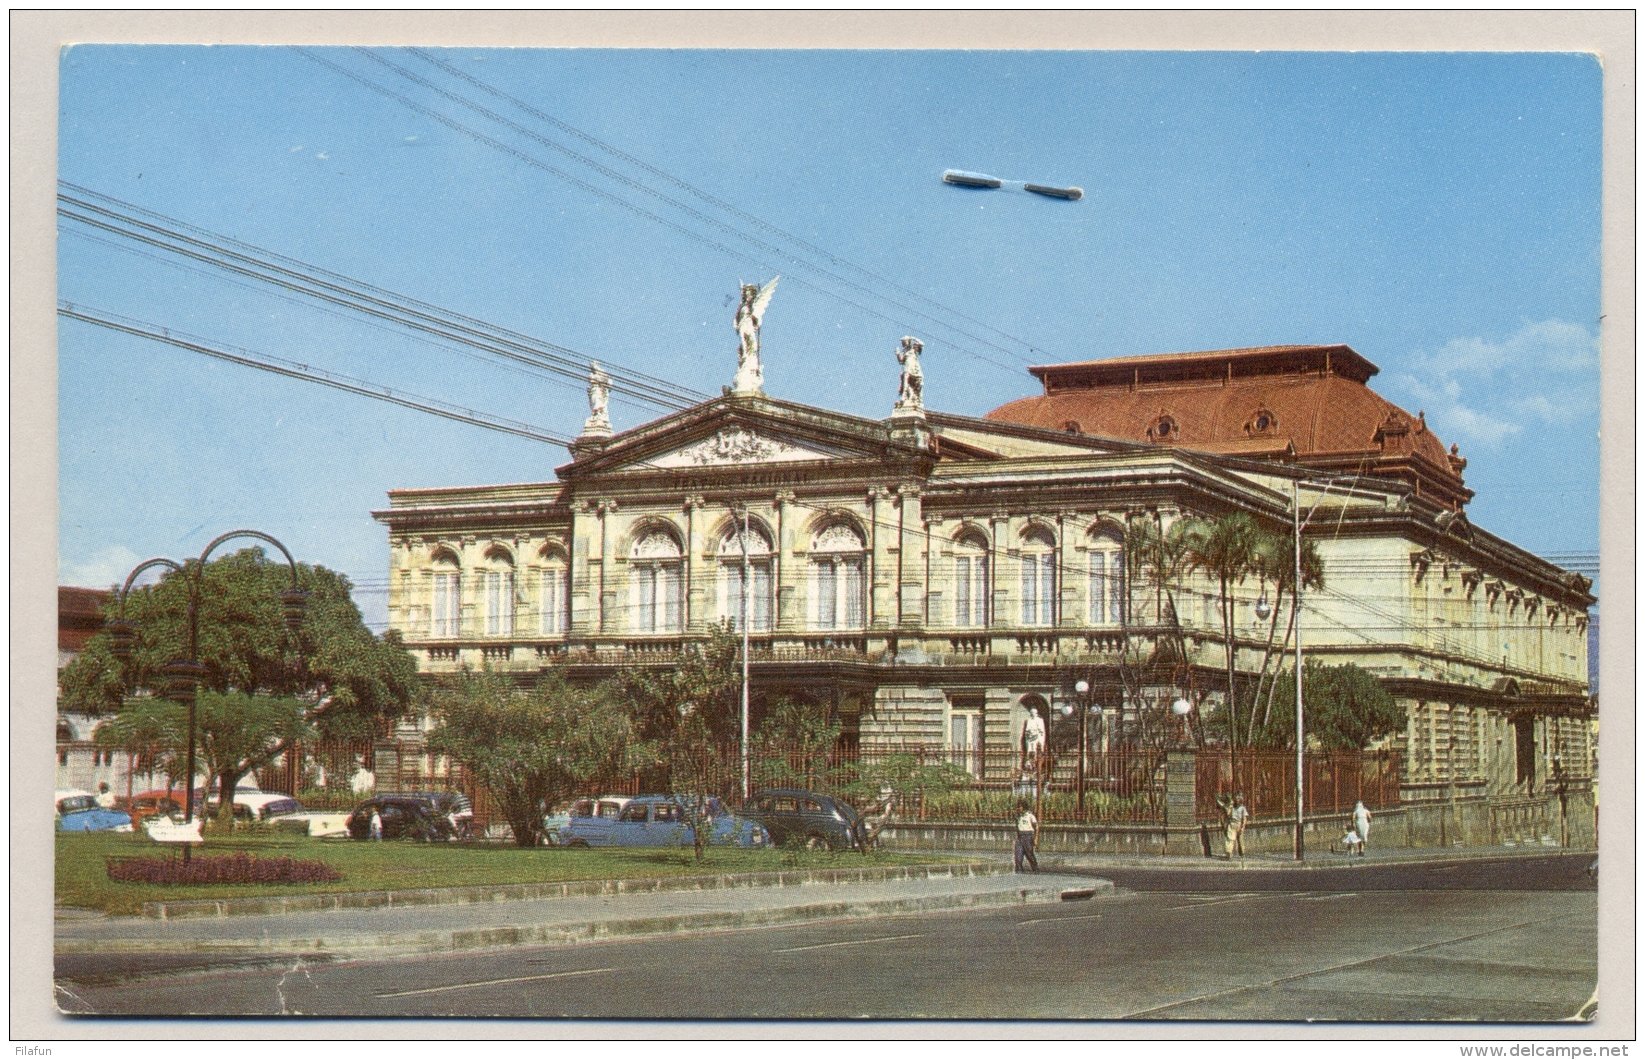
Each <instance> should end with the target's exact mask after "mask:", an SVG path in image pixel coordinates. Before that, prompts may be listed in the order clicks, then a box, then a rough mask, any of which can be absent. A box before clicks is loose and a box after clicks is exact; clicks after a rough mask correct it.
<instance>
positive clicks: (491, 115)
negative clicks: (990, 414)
mask: <svg viewBox="0 0 1645 1060" xmlns="http://www.w3.org/2000/svg"><path fill="white" fill-rule="evenodd" d="M353 50H354V51H355V52H357V53H359V54H360V55H363V56H365V57H366V58H367V59H370V60H371V61H372V62H375V63H377V64H379V65H381V66H383V67H384V68H385V69H388V70H390V71H392V72H393V73H395V74H397V75H399V76H400V77H402V78H405V79H406V80H408V81H410V82H411V83H412V84H415V85H419V86H421V87H423V88H426V89H428V90H429V91H430V92H433V93H435V94H437V95H439V96H441V97H442V98H444V99H447V100H449V101H451V102H452V103H455V104H457V105H458V106H460V107H464V108H466V109H468V110H471V111H473V112H474V113H476V114H479V115H481V116H483V117H485V118H488V119H490V120H491V121H494V122H496V123H498V124H499V125H503V126H505V127H507V128H509V129H512V130H513V131H514V132H516V133H519V134H520V135H521V136H524V137H526V138H528V139H530V140H533V141H535V142H536V143H539V144H541V145H543V146H544V147H547V148H549V149H550V150H554V151H558V152H560V153H561V154H563V155H565V156H567V157H568V158H573V159H576V160H577V161H578V162H581V163H582V164H583V165H585V166H588V167H589V168H591V169H593V170H594V171H595V172H597V173H599V174H600V175H601V176H604V177H606V178H608V179H610V180H614V181H617V182H618V183H620V184H623V185H625V186H627V187H629V188H631V189H633V190H634V191H637V192H639V193H641V194H643V195H649V196H651V197H652V198H654V199H656V200H658V201H659V202H663V203H667V204H668V205H669V206H672V207H673V208H674V209H676V210H679V211H681V212H682V213H685V214H687V215H689V216H691V217H694V218H696V219H697V220H698V221H701V222H702V223H703V224H706V225H709V226H711V227H713V228H716V229H718V230H719V231H721V232H724V233H725V234H727V235H730V236H735V237H736V238H738V239H741V240H743V241H745V242H747V243H749V244H751V245H753V246H755V247H757V248H759V249H760V250H762V251H764V252H766V253H767V254H775V255H777V256H779V257H781V258H782V259H784V260H785V261H788V262H790V263H792V264H794V265H797V266H799V267H800V268H802V269H809V270H811V271H812V272H816V273H819V274H821V275H823V276H827V277H828V278H829V279H831V280H833V281H834V282H835V283H838V284H840V285H842V286H844V287H846V288H849V289H850V290H853V291H857V292H859V293H861V294H865V295H867V296H869V297H870V298H878V299H880V300H882V301H885V302H887V303H889V304H890V305H893V306H896V307H897V308H898V309H901V310H903V311H904V312H906V313H912V314H914V315H915V316H918V317H919V318H921V319H922V320H925V321H927V322H929V323H932V324H935V325H937V326H938V327H943V328H947V329H949V330H950V331H953V332H954V333H955V334H959V335H964V336H965V337H966V338H968V339H971V340H972V341H974V342H978V343H981V344H983V345H985V346H989V347H992V348H993V349H995V350H998V351H999V352H1000V353H1003V354H1005V355H1007V356H1014V357H1018V358H1020V359H1021V360H1022V361H1023V363H1025V364H1030V363H1032V361H1031V360H1030V359H1029V358H1026V357H1022V355H1021V354H1018V353H1016V352H1015V351H1013V350H1009V349H1006V348H1005V347H1004V346H1001V345H999V344H997V343H994V342H991V341H989V340H988V339H985V338H983V337H982V336H980V335H975V334H973V333H971V332H969V331H966V330H965V329H963V328H960V327H957V326H955V325H953V324H950V323H948V322H947V321H944V320H941V319H939V318H937V317H933V316H931V315H929V314H927V313H924V312H922V311H920V310H918V309H915V308H913V307H912V306H908V305H905V304H903V303H901V302H898V301H897V300H896V299H893V298H889V297H887V296H886V295H884V294H882V293H880V292H879V291H876V290H874V289H872V288H869V287H864V286H862V285H861V284H859V283H856V282H854V281H851V280H848V279H846V278H845V277H843V276H840V275H839V274H837V273H834V272H830V271H829V270H828V269H825V268H823V267H822V266H820V265H816V264H814V263H812V262H809V261H807V260H805V259H804V258H801V257H798V256H796V255H794V254H791V253H789V252H788V251H786V250H784V249H783V248H781V247H779V246H776V245H775V244H772V243H768V242H766V241H765V240H762V239H760V238H759V237H757V236H752V235H749V234H748V233H747V232H744V231H742V230H740V229H738V228H736V227H734V226H732V225H729V224H726V223H725V222H724V221H721V220H719V219H718V218H715V217H711V216H709V215H708V214H705V213H703V212H702V211H701V210H698V209H696V208H694V207H692V206H689V205H687V204H685V203H683V202H680V201H679V200H678V199H674V198H671V197H669V196H668V195H665V194H663V193H662V192H660V191H657V190H656V189H655V188H651V187H648V186H647V185H645V184H642V183H640V182H639V181H637V180H634V179H633V178H631V177H629V176H627V175H625V174H623V173H620V172H618V171H617V170H614V169H612V168H611V167H609V166H606V165H603V164H601V163H599V162H596V161H595V160H594V159H592V158H589V157H588V156H587V155H583V154H580V153H578V152H576V151H574V150H572V149H571V148H569V147H566V146H565V145H564V144H561V143H559V142H557V141H555V140H551V139H549V138H548V137H546V136H543V135H542V134H540V133H537V132H535V131H533V130H531V129H528V128H526V127H525V126H523V125H520V124H519V123H517V122H513V121H510V120H509V119H508V118H505V117H503V116H502V115H501V114H498V113H497V112H496V111H493V110H490V109H488V108H486V107H483V106H481V105H480V104H478V103H475V102H474V101H472V100H469V99H465V98H464V97H462V96H460V95H458V94H457V93H455V92H451V91H448V90H446V89H443V88H441V87H439V86H438V85H436V84H434V82H432V81H430V80H428V79H427V78H425V77H420V76H418V75H417V74H415V73H412V72H411V71H410V70H407V69H405V68H404V67H402V66H399V65H398V64H396V63H392V62H390V61H389V60H387V59H384V58H383V57H382V56H380V55H377V54H376V53H374V52H372V51H371V50H370V49H369V48H362V47H355V48H354V49H353Z"/></svg>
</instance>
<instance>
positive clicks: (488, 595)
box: [481, 548, 514, 637]
mask: <svg viewBox="0 0 1645 1060" xmlns="http://www.w3.org/2000/svg"><path fill="white" fill-rule="evenodd" d="M481 577H482V578H483V579H484V586H485V607H486V618H485V622H486V625H485V630H486V634H485V635H486V636H488V637H512V636H513V635H514V557H513V556H510V555H509V554H508V550H507V549H505V548H493V549H490V550H489V551H487V552H486V565H485V570H484V571H482V572H481Z"/></svg>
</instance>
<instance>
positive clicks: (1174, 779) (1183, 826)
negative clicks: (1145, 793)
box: [1165, 750, 1205, 855]
mask: <svg viewBox="0 0 1645 1060" xmlns="http://www.w3.org/2000/svg"><path fill="white" fill-rule="evenodd" d="M1194 783H1195V777H1194V752H1193V751H1189V750H1179V751H1167V752H1166V754H1165V852H1166V853H1167V854H1184V855H1194V854H1203V853H1204V852H1205V848H1204V846H1203V845H1202V843H1201V842H1200V832H1199V826H1198V823H1197V822H1196V821H1195V820H1194V800H1195V791H1194Z"/></svg>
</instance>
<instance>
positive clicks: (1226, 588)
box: [1183, 512, 1260, 753]
mask: <svg viewBox="0 0 1645 1060" xmlns="http://www.w3.org/2000/svg"><path fill="white" fill-rule="evenodd" d="M1259 532H1260V531H1259V530H1258V528H1257V524H1256V523H1255V522H1254V521H1253V520H1252V519H1251V517H1250V516H1249V515H1246V514H1245V513H1244V512H1234V513H1232V514H1230V515H1225V516H1222V517H1221V518H1219V519H1213V520H1209V521H1206V520H1196V521H1195V522H1194V523H1193V525H1191V526H1190V527H1189V528H1188V529H1187V531H1186V532H1185V536H1186V538H1187V548H1186V550H1185V551H1184V553H1183V561H1184V564H1185V566H1186V569H1188V570H1190V571H1196V570H1198V571H1204V572H1205V573H1206V574H1209V575H1210V576H1211V577H1213V578H1215V579H1216V581H1217V589H1218V592H1219V595H1220V602H1221V604H1222V645H1223V658H1224V662H1225V665H1226V667H1227V684H1226V685H1225V686H1224V687H1225V689H1226V692H1225V694H1224V695H1225V701H1226V703H1227V706H1228V749H1229V752H1230V753H1232V752H1233V749H1234V747H1235V746H1236V745H1237V744H1238V742H1239V729H1238V727H1237V725H1236V722H1235V714H1236V710H1235V704H1236V703H1237V702H1238V698H1239V697H1238V694H1237V691H1236V689H1235V687H1234V596H1233V587H1234V586H1235V585H1238V584H1239V583H1240V582H1242V581H1244V580H1245V576H1246V575H1247V574H1249V573H1251V571H1252V568H1253V563H1254V557H1255V552H1256V547H1255V546H1256V542H1257V537H1258V534H1259Z"/></svg>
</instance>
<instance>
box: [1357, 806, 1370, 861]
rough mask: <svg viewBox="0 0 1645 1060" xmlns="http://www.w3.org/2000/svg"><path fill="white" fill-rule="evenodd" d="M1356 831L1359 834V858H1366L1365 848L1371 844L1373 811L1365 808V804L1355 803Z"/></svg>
mask: <svg viewBox="0 0 1645 1060" xmlns="http://www.w3.org/2000/svg"><path fill="white" fill-rule="evenodd" d="M1354 831H1356V832H1358V833H1359V856H1360V857H1364V856H1365V848H1366V846H1367V845H1368V844H1369V843H1370V842H1371V811H1370V810H1367V809H1366V808H1365V803H1363V802H1359V801H1356V802H1355V803H1354Z"/></svg>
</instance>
